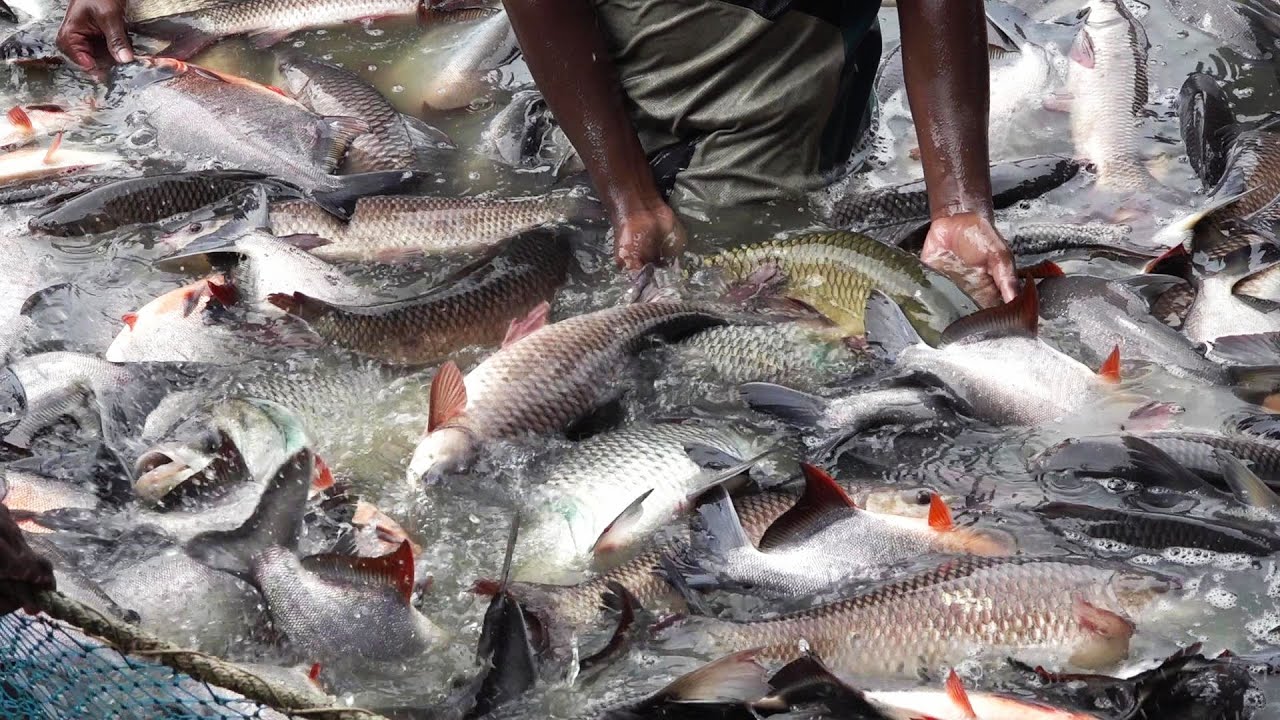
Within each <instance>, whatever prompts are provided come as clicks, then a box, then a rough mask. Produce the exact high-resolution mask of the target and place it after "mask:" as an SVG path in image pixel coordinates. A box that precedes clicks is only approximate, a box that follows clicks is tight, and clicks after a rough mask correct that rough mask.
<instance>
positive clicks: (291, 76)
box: [279, 53, 452, 173]
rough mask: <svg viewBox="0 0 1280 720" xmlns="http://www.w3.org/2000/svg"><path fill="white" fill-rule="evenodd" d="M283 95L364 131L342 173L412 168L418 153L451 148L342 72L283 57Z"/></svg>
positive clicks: (432, 131)
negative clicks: (351, 120) (359, 124)
mask: <svg viewBox="0 0 1280 720" xmlns="http://www.w3.org/2000/svg"><path fill="white" fill-rule="evenodd" d="M279 68H280V73H281V75H283V76H284V80H285V87H286V89H288V91H289V94H291V95H293V96H294V97H295V98H297V99H298V100H299V101H300V102H301V103H302V104H303V105H305V106H307V107H308V108H309V109H310V110H311V111H312V112H314V113H316V114H318V115H332V116H343V117H355V118H359V119H361V120H364V121H365V123H367V124H368V126H369V131H368V132H367V133H364V134H363V135H360V136H358V137H356V139H355V140H353V141H352V142H351V146H350V147H349V148H347V155H346V158H345V159H344V160H343V169H344V171H345V172H357V173H358V172H371V171H375V170H398V169H401V168H409V167H413V166H415V165H417V164H418V156H419V149H426V148H428V147H429V148H432V149H436V148H441V147H452V143H451V142H450V140H449V137H448V136H447V135H445V134H444V133H442V132H440V131H439V130H435V129H434V128H431V127H428V126H427V125H426V124H425V123H422V122H421V121H420V120H417V119H416V118H410V117H407V116H405V115H402V114H400V112H399V111H397V110H396V109H395V108H394V107H392V106H391V103H390V102H389V101H388V100H387V99H386V98H385V97H383V95H382V93H380V92H378V90H377V89H376V88H374V87H373V86H372V85H370V84H369V83H367V82H365V81H364V80H362V79H361V78H360V77H358V76H357V75H356V74H355V73H353V72H351V71H350V70H347V69H345V68H341V67H338V66H336V65H331V64H329V63H325V62H320V61H318V60H314V59H311V58H308V57H306V56H304V55H301V54H300V53H288V54H286V55H285V56H284V59H282V60H281V61H280V63H279Z"/></svg>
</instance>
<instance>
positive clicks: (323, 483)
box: [311, 455, 333, 492]
mask: <svg viewBox="0 0 1280 720" xmlns="http://www.w3.org/2000/svg"><path fill="white" fill-rule="evenodd" d="M315 463H316V468H315V472H314V473H313V474H312V476H311V490H312V491H313V492H322V491H324V490H328V489H329V488H331V487H333V471H332V470H330V469H329V466H328V464H326V463H325V461H324V460H322V459H321V458H320V456H319V455H317V456H316V457H315Z"/></svg>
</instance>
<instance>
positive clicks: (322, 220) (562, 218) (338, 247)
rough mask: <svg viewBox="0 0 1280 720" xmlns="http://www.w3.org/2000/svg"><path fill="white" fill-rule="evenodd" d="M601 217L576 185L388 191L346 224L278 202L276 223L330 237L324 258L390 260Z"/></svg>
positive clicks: (174, 241) (202, 225)
mask: <svg viewBox="0 0 1280 720" xmlns="http://www.w3.org/2000/svg"><path fill="white" fill-rule="evenodd" d="M600 216H601V215H600V210H599V205H598V203H596V202H595V201H594V200H591V199H590V198H588V197H587V196H586V195H585V193H583V192H581V191H577V190H570V191H553V192H550V193H547V194H546V195H540V196H532V197H524V198H443V197H422V196H398V195H382V196H373V197H362V198H360V199H358V200H357V201H356V203H355V206H354V210H353V211H352V213H351V219H350V220H349V221H348V222H346V223H343V222H342V221H341V220H339V219H338V218H335V217H333V216H332V215H330V214H329V213H327V212H325V211H324V210H322V209H320V208H317V207H316V206H315V205H313V204H311V203H307V202H301V201H298V202H294V201H284V202H276V203H272V205H271V210H270V215H269V218H270V223H269V229H270V230H271V232H272V233H274V234H275V235H276V236H277V237H283V236H287V235H308V236H315V237H321V238H324V239H325V240H328V241H329V242H328V243H324V244H321V245H319V246H318V247H315V248H313V249H312V253H313V254H314V255H315V256H316V257H319V258H322V259H324V260H331V261H336V260H348V261H372V262H389V261H394V260H397V259H401V258H405V257H411V256H414V255H436V254H439V255H450V254H461V253H470V252H476V251H484V250H487V249H489V248H491V247H493V246H494V245H495V244H497V243H499V242H501V241H502V240H505V239H507V238H509V237H512V236H513V235H517V234H519V233H522V232H524V231H526V230H530V229H533V228H535V227H537V226H539V225H544V224H547V223H554V222H570V221H574V220H579V219H584V218H585V219H593V218H596V217H600ZM220 226H221V225H220V224H219V223H218V222H216V221H214V222H209V221H197V222H194V223H191V224H190V225H188V226H187V227H185V228H181V229H179V230H178V231H177V232H175V233H172V234H170V235H169V236H167V237H166V238H165V239H164V240H163V242H165V243H166V244H167V245H168V246H169V247H171V248H172V249H174V250H179V249H181V248H182V247H183V246H184V245H185V244H187V243H189V242H190V241H191V239H192V238H194V237H198V236H201V235H205V234H208V233H209V232H210V231H211V230H215V229H217V228H219V227H220Z"/></svg>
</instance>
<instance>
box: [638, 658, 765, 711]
mask: <svg viewBox="0 0 1280 720" xmlns="http://www.w3.org/2000/svg"><path fill="white" fill-rule="evenodd" d="M759 653H760V650H759V649H752V650H743V651H741V652H736V653H734V654H732V655H726V656H725V657H722V658H720V659H719V660H716V661H714V662H712V663H709V664H707V665H703V666H702V667H700V668H698V669H697V670H694V671H693V672H691V673H688V674H686V675H682V676H680V677H678V678H676V679H675V680H674V681H673V682H672V683H671V684H669V685H667V686H666V687H664V688H663V689H661V690H659V691H658V693H657V696H658V697H662V698H663V699H664V700H668V701H673V702H681V703H707V702H744V703H747V702H754V701H755V700H759V699H760V698H762V697H764V696H765V695H768V694H769V691H770V690H771V688H770V687H769V683H768V682H766V680H765V669H764V667H763V666H762V665H760V663H758V662H756V656H757V655H758V654H759Z"/></svg>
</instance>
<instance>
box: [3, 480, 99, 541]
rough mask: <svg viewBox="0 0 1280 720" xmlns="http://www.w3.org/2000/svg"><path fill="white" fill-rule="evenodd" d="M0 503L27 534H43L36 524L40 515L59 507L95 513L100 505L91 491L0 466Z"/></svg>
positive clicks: (97, 498) (95, 494)
mask: <svg viewBox="0 0 1280 720" xmlns="http://www.w3.org/2000/svg"><path fill="white" fill-rule="evenodd" d="M0 502H3V503H4V506H5V507H6V508H8V509H9V512H10V513H12V514H13V516H14V517H15V519H17V521H18V526H19V527H21V528H22V529H23V531H24V532H26V533H28V534H30V533H43V532H47V530H46V529H45V528H43V527H42V526H41V525H40V524H39V522H38V520H39V516H40V515H42V514H43V513H46V512H50V511H56V510H61V509H63V508H73V509H80V510H96V509H97V508H98V506H99V505H101V504H102V501H101V500H100V499H99V497H98V493H97V491H96V490H95V488H92V487H82V486H81V485H80V484H78V483H75V482H71V481H68V480H63V479H59V478H55V477H49V476H47V475H43V474H40V473H37V472H32V471H28V470H25V469H23V468H20V467H16V466H13V465H9V466H7V467H0ZM33 520H34V521H35V522H33Z"/></svg>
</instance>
